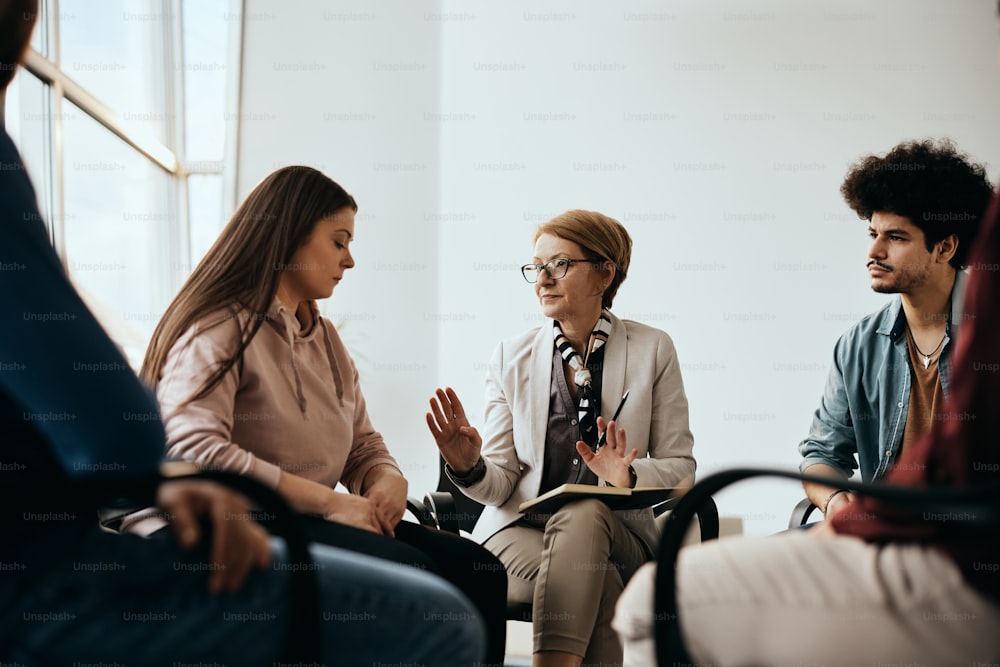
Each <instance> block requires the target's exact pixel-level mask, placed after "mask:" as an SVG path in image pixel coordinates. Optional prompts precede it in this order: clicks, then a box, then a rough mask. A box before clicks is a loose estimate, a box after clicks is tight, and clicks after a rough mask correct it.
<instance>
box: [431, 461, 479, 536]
mask: <svg viewBox="0 0 1000 667" xmlns="http://www.w3.org/2000/svg"><path fill="white" fill-rule="evenodd" d="M437 490H438V491H439V492H442V493H450V494H451V495H452V498H453V499H454V505H453V506H448V507H446V508H444V507H442V508H440V510H439V513H438V515H437V520H438V523H439V525H441V527H442V528H444V527H445V525H448V526H449V528H448V529H449V530H452V529H453V528H452V527H454V528H458V529H460V530H464V531H465V532H467V533H471V532H472V529H473V528H474V527H475V525H476V522H477V521H479V516H480V515H481V514H482V513H483V508H484V507H485V505H483V504H482V503H478V502H476V501H475V500H473V499H472V498H470V497H468V496H467V495H465V494H464V493H462V489H460V488H459V487H458V486H456V485H455V484H454V483H452V481H451V480H450V479H449V478H448V475H447V474H446V473H445V471H444V459H443V458H441V457H440V456H439V457H438V485H437Z"/></svg>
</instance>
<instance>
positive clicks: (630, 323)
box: [621, 319, 673, 346]
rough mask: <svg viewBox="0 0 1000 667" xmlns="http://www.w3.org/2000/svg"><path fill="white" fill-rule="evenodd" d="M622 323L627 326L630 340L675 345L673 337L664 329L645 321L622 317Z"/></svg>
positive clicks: (626, 329)
mask: <svg viewBox="0 0 1000 667" xmlns="http://www.w3.org/2000/svg"><path fill="white" fill-rule="evenodd" d="M621 323H622V325H623V326H624V327H625V331H626V333H627V334H628V339H629V340H630V341H636V342H650V343H651V342H656V343H660V344H669V345H671V346H672V345H673V339H672V338H671V337H670V334H668V333H667V332H666V331H664V330H663V329H659V328H657V327H654V326H652V325H650V324H646V323H644V322H637V321H636V320H629V319H622V320H621Z"/></svg>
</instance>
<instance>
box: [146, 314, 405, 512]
mask: <svg viewBox="0 0 1000 667" xmlns="http://www.w3.org/2000/svg"><path fill="white" fill-rule="evenodd" d="M309 307H310V310H311V311H312V314H313V325H312V327H310V329H309V330H308V331H302V330H300V327H299V322H298V320H297V319H296V318H295V315H294V313H291V312H290V311H289V310H288V309H287V308H285V306H284V305H282V304H281V303H280V302H279V301H278V300H277V299H275V301H274V303H273V304H272V306H271V309H270V310H269V311H268V313H267V318H266V319H265V321H264V323H263V325H261V327H260V329H259V330H258V332H257V335H256V336H254V338H253V340H252V341H251V342H250V345H248V346H247V348H246V350H245V351H244V354H243V362H242V364H237V365H235V366H234V367H233V368H232V369H231V370H230V371H229V372H228V373H226V375H225V377H223V379H222V381H221V382H220V383H219V384H218V385H216V387H215V388H214V389H213V390H212V391H211V392H210V393H209V394H208V395H207V396H204V397H202V398H200V399H198V400H196V401H191V402H189V403H187V404H186V405H183V406H182V405H181V404H182V403H183V402H184V401H185V400H187V399H188V398H189V397H190V396H191V395H193V394H194V393H195V392H196V391H197V390H198V389H199V388H200V387H201V385H202V383H203V382H204V380H205V378H207V377H208V375H209V374H210V373H211V370H212V369H213V368H215V367H216V365H217V364H219V363H220V362H221V361H222V360H223V359H225V358H227V357H229V356H231V355H232V353H233V351H235V349H236V347H237V344H238V336H239V330H238V326H237V321H236V318H239V320H240V321H241V322H245V321H246V318H248V317H250V314H249V313H247V312H246V311H241V312H238V313H235V314H234V311H233V310H226V311H220V312H218V313H215V314H213V315H210V316H208V317H206V318H204V319H203V320H201V321H199V322H198V323H196V324H195V325H194V326H192V327H191V329H189V330H188V331H187V332H186V333H185V334H184V335H183V336H181V338H180V339H179V340H178V341H177V343H176V344H175V345H174V347H173V348H172V349H171V350H170V353H169V354H168V356H167V360H166V364H165V365H164V368H163V373H162V376H161V377H160V383H159V386H158V389H157V399H158V400H159V403H160V410H161V412H162V414H163V423H164V428H165V429H166V432H167V455H168V456H169V457H170V458H179V459H185V460H188V461H193V462H195V463H197V464H199V465H201V466H205V467H209V466H211V467H217V468H221V469H223V470H229V471H232V472H237V473H241V474H245V475H250V476H252V477H255V478H257V479H258V480H260V481H262V482H264V483H265V484H267V485H269V486H271V487H272V488H273V487H276V486H277V484H278V476H279V474H280V470H285V471H287V472H290V473H294V474H295V475H299V476H300V477H305V478H307V479H311V480H313V481H316V482H320V483H322V484H326V485H327V486H330V487H333V486H335V485H336V484H337V482H342V483H343V484H344V486H345V487H347V488H348V489H349V490H350V491H351V492H352V493H360V492H361V484H362V481H363V480H364V478H365V475H366V474H367V473H368V471H369V470H371V469H372V468H373V467H375V466H378V465H384V464H388V465H391V466H393V467H396V468H397V469H398V465H397V464H396V460H395V459H394V458H393V457H392V456H391V455H390V454H389V450H388V449H387V448H386V446H385V442H384V441H383V440H382V436H381V434H379V433H378V431H376V430H375V429H374V428H373V427H372V424H371V421H370V420H369V419H368V411H367V409H366V408H365V399H364V396H363V395H362V393H361V387H360V385H359V384H358V372H357V369H356V368H355V366H354V362H353V361H352V359H351V356H350V354H348V352H347V348H345V347H344V344H343V342H341V340H340V336H339V335H338V334H337V330H336V329H335V328H334V327H333V325H332V324H331V323H330V322H329V321H327V320H326V319H324V318H322V317H321V316H320V314H319V309H318V308H317V307H316V304H315V302H310V303H309Z"/></svg>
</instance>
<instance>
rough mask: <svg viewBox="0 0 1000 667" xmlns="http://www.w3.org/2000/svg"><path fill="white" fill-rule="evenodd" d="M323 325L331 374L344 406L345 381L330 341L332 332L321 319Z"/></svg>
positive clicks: (338, 396)
mask: <svg viewBox="0 0 1000 667" xmlns="http://www.w3.org/2000/svg"><path fill="white" fill-rule="evenodd" d="M319 325H320V326H321V327H323V342H324V343H325V344H326V358H327V359H328V360H329V361H330V374H331V375H333V383H334V384H335V385H336V386H337V399H338V400H339V401H340V406H341V407H343V406H344V381H343V379H341V377H340V370H339V369H338V368H337V361H336V358H335V357H334V356H333V345H332V344H331V343H330V332H328V331H327V330H326V325H325V324H324V323H323V322H322V320H321V321H320V323H319Z"/></svg>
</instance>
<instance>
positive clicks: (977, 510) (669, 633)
mask: <svg viewBox="0 0 1000 667" xmlns="http://www.w3.org/2000/svg"><path fill="white" fill-rule="evenodd" d="M751 477H782V478H785V479H792V480H798V481H800V482H819V483H824V484H829V482H830V479H829V478H828V477H818V476H812V475H802V474H800V473H796V472H789V471H786V470H772V469H766V468H736V469H733V470H728V471H723V472H719V473H715V474H713V475H710V476H708V477H706V478H705V479H703V480H701V481H700V482H698V483H697V484H695V485H694V486H693V487H691V489H690V490H689V491H688V492H687V493H686V494H685V495H684V496H683V497H682V498H681V499H680V500H679V501H678V502H677V504H676V505H675V506H674V509H673V512H672V513H671V515H670V519H669V520H668V521H667V526H666V528H665V529H664V532H663V538H662V539H661V541H660V550H659V553H658V555H657V569H656V584H655V602H654V604H655V616H654V619H655V624H656V625H655V633H656V659H657V664H658V665H660V667H667V666H668V665H669V666H673V665H691V664H694V662H693V661H692V659H691V657H690V656H689V655H688V653H687V650H686V648H685V647H684V643H683V639H682V636H681V633H680V623H681V621H680V619H679V618H678V614H677V581H676V563H677V554H678V552H679V551H680V548H681V545H682V543H683V539H684V533H685V530H686V528H687V526H688V524H689V523H690V522H691V519H692V518H693V517H694V515H695V514H696V513H697V511H698V509H699V507H701V506H702V505H703V504H704V503H706V502H710V501H711V499H712V495H713V494H715V493H716V492H718V491H719V490H721V489H723V488H724V487H726V486H729V485H730V484H733V483H734V482H739V481H742V480H744V479H749V478H751ZM838 485H839V486H841V487H842V488H844V489H847V490H848V491H851V492H853V493H857V494H860V495H867V496H872V497H874V498H878V499H879V500H883V501H885V502H889V503H894V504H898V505H900V506H901V507H905V508H906V509H908V510H909V511H912V512H920V513H922V514H923V515H924V516H940V517H943V518H942V519H941V520H942V521H948V522H950V523H955V524H961V525H964V526H969V527H975V528H980V529H982V530H983V531H984V533H989V532H991V531H996V530H997V529H1000V481H991V482H989V483H988V484H984V485H979V486H976V487H969V488H965V489H955V488H940V487H938V488H934V487H932V488H919V489H917V488H905V487H899V486H891V485H887V484H872V483H870V482H850V481H846V482H838Z"/></svg>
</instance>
